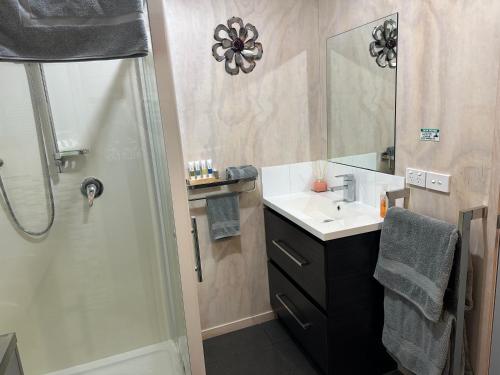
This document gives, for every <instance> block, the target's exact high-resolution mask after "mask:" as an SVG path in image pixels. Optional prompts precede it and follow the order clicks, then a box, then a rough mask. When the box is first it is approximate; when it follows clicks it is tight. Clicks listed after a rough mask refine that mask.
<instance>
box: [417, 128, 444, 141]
mask: <svg viewBox="0 0 500 375" xmlns="http://www.w3.org/2000/svg"><path fill="white" fill-rule="evenodd" d="M420 140H421V141H432V142H439V129H429V128H425V129H420Z"/></svg>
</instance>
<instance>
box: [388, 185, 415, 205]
mask: <svg viewBox="0 0 500 375" xmlns="http://www.w3.org/2000/svg"><path fill="white" fill-rule="evenodd" d="M385 195H386V196H387V199H388V200H389V207H394V206H396V200H397V199H404V203H403V206H404V208H406V209H408V206H409V200H410V189H409V188H404V189H401V190H394V191H388V192H386V193H385Z"/></svg>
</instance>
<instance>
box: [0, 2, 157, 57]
mask: <svg viewBox="0 0 500 375" xmlns="http://www.w3.org/2000/svg"><path fill="white" fill-rule="evenodd" d="M143 2H144V0H120V1H112V0H3V2H2V5H1V6H0V60H7V61H22V62H29V61H33V62H56V61H82V60H103V59H117V58H127V57H139V56H146V55H147V54H148V34H147V27H146V20H145V14H144V3H143Z"/></svg>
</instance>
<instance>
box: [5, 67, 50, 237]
mask: <svg viewBox="0 0 500 375" xmlns="http://www.w3.org/2000/svg"><path fill="white" fill-rule="evenodd" d="M29 69H30V66H29V64H28V65H26V75H27V77H28V82H30V79H31V78H30V74H29ZM36 69H38V71H39V73H38V74H40V78H41V83H42V87H43V95H44V97H45V100H46V103H47V107H48V108H47V111H48V116H49V121H50V125H51V128H52V129H54V120H53V118H52V111H51V108H50V103H49V101H48V95H49V94H48V89H47V83H46V81H45V75H44V72H43V69H42V66H41V65H40V64H37V65H36ZM30 94H31V96H32V100H33V96H34V94H33V91H32V87H31V84H30ZM35 126H36V127H37V134H38V145H39V147H40V146H41V147H42V157H41V159H42V160H41V162H42V174H43V180H44V184H45V186H46V189H47V192H48V194H49V202H48V203H49V211H50V212H49V221H48V223H47V226H46V227H45V229H43V230H40V231H33V230H28V229H26V228H25V227H24V226H23V225H22V224H21V222H20V221H19V219H18V218H17V215H16V212H15V211H14V208H13V207H12V203H11V202H10V199H9V196H8V194H7V191H6V189H5V184H4V182H3V179H2V175H1V174H0V193H1V194H2V198H3V200H4V202H5V206H6V207H7V211H8V213H9V215H10V217H11V219H12V222H13V223H14V225H15V227H16V229H17V230H19V231H21V232H23V233H25V234H27V235H28V236H31V237H41V236H43V235H45V234H46V233H48V232H49V231H50V229H51V228H52V225H53V224H54V219H55V216H56V210H55V204H54V191H53V187H52V181H51V178H50V170H49V162H48V158H47V145H46V142H45V138H44V135H43V131H42V125H41V124H40V123H39V121H36V120H35ZM3 164H4V162H3V160H2V159H0V169H1V168H2V166H3Z"/></svg>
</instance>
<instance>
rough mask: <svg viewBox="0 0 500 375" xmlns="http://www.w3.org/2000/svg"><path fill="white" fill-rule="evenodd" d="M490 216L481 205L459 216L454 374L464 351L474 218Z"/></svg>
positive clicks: (453, 353)
mask: <svg viewBox="0 0 500 375" xmlns="http://www.w3.org/2000/svg"><path fill="white" fill-rule="evenodd" d="M487 217H488V207H486V206H480V207H475V208H472V209H470V210H462V211H460V214H459V217H458V231H459V233H460V245H459V248H460V255H459V258H458V264H457V266H456V267H457V268H456V271H455V272H459V277H458V285H456V286H455V288H456V289H457V292H456V298H457V301H456V306H455V308H456V310H455V311H454V313H455V317H456V323H455V337H454V338H453V348H452V350H453V352H452V361H453V362H452V366H453V367H452V372H451V374H452V375H459V374H461V368H462V351H463V344H464V343H463V332H464V324H465V323H464V322H465V316H464V312H465V296H466V293H467V270H468V267H469V253H470V228H471V223H472V221H473V220H477V219H483V220H484V219H486V218H487Z"/></svg>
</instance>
